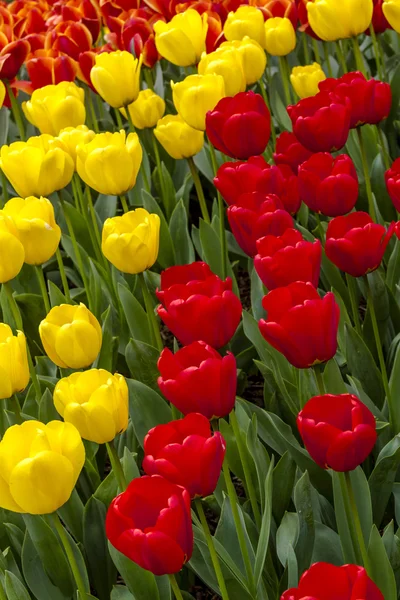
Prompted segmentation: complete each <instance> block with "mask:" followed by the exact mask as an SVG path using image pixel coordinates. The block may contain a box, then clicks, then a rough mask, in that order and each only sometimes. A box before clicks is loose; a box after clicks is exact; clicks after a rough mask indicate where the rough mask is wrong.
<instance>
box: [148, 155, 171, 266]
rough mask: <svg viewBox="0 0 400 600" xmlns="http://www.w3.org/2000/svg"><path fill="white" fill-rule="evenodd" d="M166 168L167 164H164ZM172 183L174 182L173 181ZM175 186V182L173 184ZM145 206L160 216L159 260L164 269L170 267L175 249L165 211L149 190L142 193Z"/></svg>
mask: <svg viewBox="0 0 400 600" xmlns="http://www.w3.org/2000/svg"><path fill="white" fill-rule="evenodd" d="M163 166H164V164H163ZM164 170H165V166H164ZM171 184H172V182H171ZM172 188H173V184H172ZM173 193H174V204H173V206H174V207H175V189H174V188H173ZM142 199H143V206H144V208H145V209H146V210H147V211H149V212H150V213H155V214H157V215H158V216H159V217H160V250H159V252H158V257H157V262H158V263H159V264H160V265H161V266H162V268H163V269H166V268H167V267H170V266H172V265H174V264H175V251H174V245H173V241H172V237H171V234H170V232H169V228H168V223H167V221H166V218H165V216H164V213H163V211H162V210H161V208H160V205H159V204H158V202H157V201H156V200H155V199H154V198H153V196H152V195H151V194H149V192H146V191H145V190H144V191H143V193H142Z"/></svg>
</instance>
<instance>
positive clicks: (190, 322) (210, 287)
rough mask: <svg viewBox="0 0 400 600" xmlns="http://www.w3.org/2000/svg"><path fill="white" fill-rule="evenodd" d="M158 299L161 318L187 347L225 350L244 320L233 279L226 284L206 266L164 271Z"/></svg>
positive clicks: (200, 265) (189, 266)
mask: <svg viewBox="0 0 400 600" xmlns="http://www.w3.org/2000/svg"><path fill="white" fill-rule="evenodd" d="M156 295H157V298H158V299H159V301H160V302H161V306H159V307H158V309H157V312H158V315H159V317H160V318H161V320H162V321H163V322H164V323H165V325H166V326H167V327H168V328H169V329H170V330H171V331H172V333H173V334H174V336H175V337H176V338H177V339H178V340H179V341H180V342H181V343H182V344H184V345H187V344H191V343H192V342H196V341H198V340H203V341H204V342H206V344H209V345H210V346H213V347H214V348H222V346H225V344H227V343H228V342H229V341H230V339H231V338H232V336H233V334H234V333H235V331H236V329H237V327H238V325H239V322H240V318H241V316H242V305H241V302H240V300H239V298H238V297H237V296H236V295H235V294H234V293H233V292H232V280H231V279H230V277H228V278H227V279H225V281H223V280H222V279H220V278H219V277H218V276H217V275H214V273H213V272H212V271H211V269H210V267H209V266H208V265H207V264H206V263H203V262H195V263H192V264H189V265H183V266H177V267H170V268H169V269H166V270H165V271H163V272H162V273H161V287H160V289H158V290H157V291H156Z"/></svg>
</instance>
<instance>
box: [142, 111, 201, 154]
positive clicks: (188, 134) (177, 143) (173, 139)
mask: <svg viewBox="0 0 400 600" xmlns="http://www.w3.org/2000/svg"><path fill="white" fill-rule="evenodd" d="M153 133H154V135H155V136H156V138H157V139H158V141H159V142H160V144H161V146H162V147H163V148H164V150H165V151H166V152H168V154H169V155H170V156H172V158H175V159H176V160H179V159H181V158H190V157H191V156H194V155H195V154H197V153H198V152H200V150H201V149H202V148H203V145H204V133H203V131H198V130H197V129H193V127H190V125H188V124H187V123H186V121H184V120H183V119H182V117H181V116H180V115H166V116H165V117H163V118H162V119H160V120H159V121H158V123H157V127H156V128H155V129H154V132H153Z"/></svg>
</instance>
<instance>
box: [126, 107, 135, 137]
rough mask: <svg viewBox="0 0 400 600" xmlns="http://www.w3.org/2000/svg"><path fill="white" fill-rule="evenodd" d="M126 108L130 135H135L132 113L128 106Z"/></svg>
mask: <svg viewBox="0 0 400 600" xmlns="http://www.w3.org/2000/svg"><path fill="white" fill-rule="evenodd" d="M124 108H125V113H126V119H127V121H128V125H129V133H131V132H132V133H134V131H135V126H134V124H133V121H132V117H131V113H130V112H129V105H128V104H127V105H126V106H124Z"/></svg>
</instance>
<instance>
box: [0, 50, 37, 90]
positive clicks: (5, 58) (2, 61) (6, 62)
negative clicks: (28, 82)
mask: <svg viewBox="0 0 400 600" xmlns="http://www.w3.org/2000/svg"><path fill="white" fill-rule="evenodd" d="M29 49H30V46H29V42H27V41H26V40H16V41H13V42H10V43H9V44H5V46H3V47H2V48H1V50H0V79H7V80H8V81H12V80H13V79H15V77H16V76H17V75H18V72H19V70H20V68H21V67H22V65H23V64H24V62H25V59H26V57H27V56H28V53H29Z"/></svg>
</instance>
